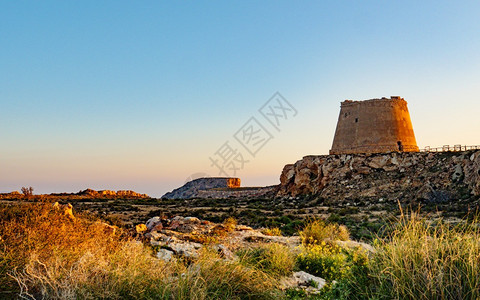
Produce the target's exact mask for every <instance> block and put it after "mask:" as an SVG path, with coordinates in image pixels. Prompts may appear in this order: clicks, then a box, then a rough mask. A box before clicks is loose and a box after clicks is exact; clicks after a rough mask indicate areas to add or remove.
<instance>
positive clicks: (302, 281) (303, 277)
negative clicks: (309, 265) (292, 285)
mask: <svg viewBox="0 0 480 300" xmlns="http://www.w3.org/2000/svg"><path fill="white" fill-rule="evenodd" d="M293 276H294V277H295V279H296V280H297V284H298V285H309V284H310V282H312V281H313V282H315V284H316V288H317V289H321V288H323V286H324V285H325V284H326V283H327V282H326V281H325V279H323V278H320V277H317V276H314V275H312V274H309V273H307V272H304V271H300V272H295V273H293Z"/></svg>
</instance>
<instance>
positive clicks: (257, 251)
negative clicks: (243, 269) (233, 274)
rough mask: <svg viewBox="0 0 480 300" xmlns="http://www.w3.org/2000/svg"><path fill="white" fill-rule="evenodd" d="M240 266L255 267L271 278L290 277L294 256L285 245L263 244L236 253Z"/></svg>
mask: <svg viewBox="0 0 480 300" xmlns="http://www.w3.org/2000/svg"><path fill="white" fill-rule="evenodd" d="M237 254H238V256H239V257H240V261H241V263H242V264H244V265H246V266H251V267H255V268H257V269H260V270H262V271H264V272H266V273H268V274H271V275H273V276H276V277H279V276H287V275H290V274H291V273H292V271H293V268H294V266H295V255H294V254H293V253H292V251H291V250H290V249H289V248H288V247H287V246H285V245H281V244H277V243H269V244H264V245H261V246H259V247H256V248H250V249H243V250H240V251H238V253H237Z"/></svg>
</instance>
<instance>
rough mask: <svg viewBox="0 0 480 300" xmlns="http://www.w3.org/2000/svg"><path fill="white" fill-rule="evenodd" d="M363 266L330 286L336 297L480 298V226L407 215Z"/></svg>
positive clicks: (474, 221)
mask: <svg viewBox="0 0 480 300" xmlns="http://www.w3.org/2000/svg"><path fill="white" fill-rule="evenodd" d="M392 227H394V228H393V229H392V230H391V231H389V232H390V233H389V234H388V236H387V237H386V238H384V239H380V240H376V241H375V247H376V249H377V250H376V252H375V253H374V254H373V255H372V257H371V258H370V259H369V262H368V264H365V265H364V266H363V267H362V268H357V269H355V268H354V269H352V276H349V277H346V278H344V280H342V281H340V282H339V283H338V284H337V285H335V286H334V287H333V289H332V290H331V291H330V292H329V293H330V296H331V297H332V298H335V299H425V300H426V299H479V298H480V285H479V282H480V242H479V241H480V228H479V226H478V222H477V220H476V219H475V220H473V221H472V222H464V223H462V224H460V225H456V226H452V225H451V224H448V223H445V222H441V221H440V222H436V223H432V222H429V221H428V220H426V219H422V218H420V217H419V216H418V214H415V213H412V214H411V215H410V216H408V217H407V216H402V217H401V218H400V219H399V220H397V222H395V223H393V224H392Z"/></svg>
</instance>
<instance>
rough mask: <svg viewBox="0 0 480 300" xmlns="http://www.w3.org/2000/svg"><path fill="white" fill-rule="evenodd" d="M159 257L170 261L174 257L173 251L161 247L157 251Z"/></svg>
mask: <svg viewBox="0 0 480 300" xmlns="http://www.w3.org/2000/svg"><path fill="white" fill-rule="evenodd" d="M157 258H158V259H161V260H164V261H166V262H169V261H171V260H172V259H173V251H170V250H167V249H160V250H158V252H157Z"/></svg>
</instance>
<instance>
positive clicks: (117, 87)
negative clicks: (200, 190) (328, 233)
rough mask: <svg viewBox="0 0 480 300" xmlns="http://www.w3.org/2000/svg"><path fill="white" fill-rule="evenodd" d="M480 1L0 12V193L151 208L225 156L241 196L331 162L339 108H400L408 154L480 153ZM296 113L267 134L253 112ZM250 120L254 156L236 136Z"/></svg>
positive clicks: (28, 5)
mask: <svg viewBox="0 0 480 300" xmlns="http://www.w3.org/2000/svg"><path fill="white" fill-rule="evenodd" d="M479 15H480V2H478V1H461V2H451V1H228V2H227V1H195V2H175V3H168V2H166V1H164V2H161V1H142V2H136V1H2V2H0V192H8V191H12V190H19V189H20V188H21V187H22V186H32V187H34V189H35V193H52V192H77V191H79V190H83V189H86V188H93V189H111V190H120V189H131V190H135V191H137V192H141V193H147V194H149V195H153V196H157V197H158V196H161V195H163V194H164V193H165V192H167V191H170V190H172V189H173V188H176V187H178V186H180V185H182V184H183V183H184V182H185V180H186V179H187V178H188V177H189V176H191V175H192V174H195V173H206V174H210V175H212V176H214V175H218V171H217V169H215V168H214V167H211V163H210V160H209V157H212V156H213V155H214V153H215V152H216V151H217V150H218V149H219V148H220V147H221V146H222V145H223V144H224V143H225V142H226V141H230V144H231V145H232V146H234V147H235V148H238V151H243V154H244V156H245V158H246V159H249V160H250V161H249V162H248V163H246V164H245V165H244V168H243V169H242V170H239V171H238V173H237V174H236V175H237V176H238V177H240V178H241V179H242V185H244V186H258V185H270V184H277V183H278V182H279V176H280V173H281V170H282V168H283V166H284V165H285V164H287V163H294V162H295V161H296V160H298V159H301V158H302V156H305V155H310V154H327V153H328V150H329V149H330V146H331V143H332V140H333V135H334V131H335V126H336V121H337V118H338V113H339V108H340V102H341V101H343V100H345V99H355V100H364V99H371V98H380V97H389V96H392V95H399V96H402V97H404V98H405V100H407V102H408V105H409V110H410V115H411V118H412V123H413V127H414V130H415V134H416V138H417V143H418V145H419V146H420V147H421V148H423V147H425V146H432V147H433V146H442V145H445V144H450V145H453V144H464V145H479V144H480V136H479V131H480V118H479V112H480V101H479V100H480V84H479V82H480V80H479V79H480V18H479V17H478V16H479ZM277 91H278V92H280V93H281V94H282V95H283V96H284V97H285V98H286V99H287V100H288V101H289V102H290V103H291V104H292V106H294V107H295V109H296V110H297V111H298V114H297V115H296V116H295V117H294V118H289V119H288V121H285V122H284V123H282V126H281V128H280V131H276V130H275V129H274V128H273V127H271V125H270V124H268V122H266V121H265V120H264V119H262V117H261V116H260V115H259V112H258V109H259V108H260V107H261V106H262V105H263V104H264V103H265V102H266V101H267V100H268V99H269V98H270V97H271V96H272V95H273V94H274V93H275V92H277ZM250 117H256V118H258V120H259V121H262V124H263V125H264V126H265V128H266V129H267V130H269V131H270V132H271V133H272V135H273V139H272V140H270V141H269V142H268V143H267V144H265V146H264V147H263V148H262V149H261V150H260V151H259V152H258V154H257V155H256V156H255V157H251V156H248V153H247V152H246V151H244V150H243V149H242V147H241V145H239V144H238V143H236V141H235V139H234V138H233V135H234V134H235V133H236V132H237V130H239V129H240V128H241V127H242V125H244V124H245V122H246V121H247V120H248V119H249V118H250Z"/></svg>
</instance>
